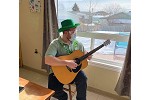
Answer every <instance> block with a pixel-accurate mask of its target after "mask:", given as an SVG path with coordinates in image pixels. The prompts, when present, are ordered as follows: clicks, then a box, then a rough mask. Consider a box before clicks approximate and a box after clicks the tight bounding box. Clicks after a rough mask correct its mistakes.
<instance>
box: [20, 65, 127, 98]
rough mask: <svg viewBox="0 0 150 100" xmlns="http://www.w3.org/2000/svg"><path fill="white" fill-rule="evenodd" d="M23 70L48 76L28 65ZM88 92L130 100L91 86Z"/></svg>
mask: <svg viewBox="0 0 150 100" xmlns="http://www.w3.org/2000/svg"><path fill="white" fill-rule="evenodd" d="M21 68H24V69H27V70H31V71H34V72H37V73H39V74H42V75H46V76H48V73H47V72H44V71H41V70H38V69H35V68H32V67H29V66H26V65H23V66H22V67H21ZM87 90H88V91H91V92H94V93H96V94H99V95H104V96H107V97H110V98H114V99H116V100H130V99H129V98H128V97H124V96H123V97H122V96H118V95H115V94H112V93H109V92H106V91H102V90H100V89H96V88H93V87H91V86H88V87H87Z"/></svg>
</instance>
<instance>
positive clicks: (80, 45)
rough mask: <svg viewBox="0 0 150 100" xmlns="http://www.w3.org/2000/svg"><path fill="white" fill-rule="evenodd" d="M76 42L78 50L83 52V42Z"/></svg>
mask: <svg viewBox="0 0 150 100" xmlns="http://www.w3.org/2000/svg"><path fill="white" fill-rule="evenodd" d="M78 44H79V50H81V51H82V52H84V51H85V49H84V46H83V44H82V43H81V42H78Z"/></svg>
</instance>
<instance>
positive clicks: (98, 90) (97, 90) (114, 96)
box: [87, 86, 129, 100]
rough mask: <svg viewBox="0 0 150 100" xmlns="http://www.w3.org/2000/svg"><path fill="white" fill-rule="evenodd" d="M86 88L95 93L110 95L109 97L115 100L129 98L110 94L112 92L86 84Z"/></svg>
mask: <svg viewBox="0 0 150 100" xmlns="http://www.w3.org/2000/svg"><path fill="white" fill-rule="evenodd" d="M87 90H88V91H91V92H94V93H96V94H100V95H104V96H107V97H110V98H114V99H115V100H129V98H128V97H126V96H119V95H115V94H112V93H109V92H106V91H102V90H100V89H96V88H93V87H91V86H88V87H87Z"/></svg>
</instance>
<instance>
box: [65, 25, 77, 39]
mask: <svg viewBox="0 0 150 100" xmlns="http://www.w3.org/2000/svg"><path fill="white" fill-rule="evenodd" d="M75 34H76V28H71V29H70V30H68V31H67V34H66V38H67V39H68V40H70V39H71V38H72V35H75Z"/></svg>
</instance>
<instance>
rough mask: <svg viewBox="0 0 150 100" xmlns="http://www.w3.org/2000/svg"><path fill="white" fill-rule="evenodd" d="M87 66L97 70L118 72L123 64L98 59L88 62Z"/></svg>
mask: <svg viewBox="0 0 150 100" xmlns="http://www.w3.org/2000/svg"><path fill="white" fill-rule="evenodd" d="M89 66H95V67H99V68H104V69H108V70H111V71H116V72H120V71H121V69H122V66H123V64H121V63H117V62H114V61H108V60H103V59H98V60H95V59H92V60H90V61H89Z"/></svg>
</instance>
